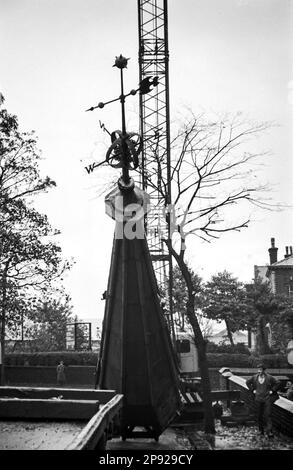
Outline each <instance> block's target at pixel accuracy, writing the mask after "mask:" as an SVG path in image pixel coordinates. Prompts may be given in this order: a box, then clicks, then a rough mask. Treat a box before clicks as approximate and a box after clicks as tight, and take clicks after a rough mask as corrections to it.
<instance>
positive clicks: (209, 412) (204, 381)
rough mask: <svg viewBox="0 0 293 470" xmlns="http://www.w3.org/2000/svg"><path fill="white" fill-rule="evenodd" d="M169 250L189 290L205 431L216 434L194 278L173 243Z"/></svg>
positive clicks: (190, 317)
mask: <svg viewBox="0 0 293 470" xmlns="http://www.w3.org/2000/svg"><path fill="white" fill-rule="evenodd" d="M166 243H167V246H168V249H169V251H170V253H171V254H172V256H174V258H175V260H176V262H177V264H178V266H179V268H180V270H181V273H182V276H183V278H184V280H185V282H186V286H187V290H188V302H187V311H186V315H187V317H188V320H189V322H190V325H191V327H192V330H193V335H194V341H195V344H196V347H197V350H198V359H199V366H200V373H201V385H202V393H203V407H204V431H205V433H209V434H214V433H215V432H216V431H215V420H214V412H213V407H212V404H213V403H212V397H211V385H210V377H209V368H208V361H207V356H206V340H205V339H204V337H203V335H202V332H201V329H200V326H199V323H198V320H197V317H196V314H195V301H194V293H193V285H192V278H191V274H190V272H189V269H188V266H187V265H186V263H185V261H184V259H183V255H182V254H181V256H180V255H178V253H176V251H175V250H174V248H173V247H172V246H171V243H170V242H168V241H166Z"/></svg>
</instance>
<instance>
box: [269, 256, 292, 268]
mask: <svg viewBox="0 0 293 470" xmlns="http://www.w3.org/2000/svg"><path fill="white" fill-rule="evenodd" d="M278 266H284V267H285V266H286V267H291V266H292V267H293V255H291V256H289V257H288V258H284V259H281V260H280V261H277V262H276V263H273V264H271V266H270V267H273V268H274V267H278Z"/></svg>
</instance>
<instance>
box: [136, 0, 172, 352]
mask: <svg viewBox="0 0 293 470" xmlns="http://www.w3.org/2000/svg"><path fill="white" fill-rule="evenodd" d="M167 3H168V2H167V0H138V25H139V74H140V82H141V81H142V80H143V79H146V78H151V77H154V76H155V77H158V81H159V84H158V86H157V87H154V88H153V89H152V90H151V91H150V93H147V94H144V95H143V94H140V133H141V135H142V137H143V149H142V185H143V189H144V190H147V191H148V194H149V196H150V203H151V210H150V211H149V213H148V214H147V216H146V220H145V227H146V234H147V240H148V245H149V250H150V254H151V259H152V262H153V266H154V271H155V273H156V278H157V281H158V285H159V287H160V289H161V290H162V291H163V292H164V293H166V296H165V298H164V301H165V304H166V309H165V312H166V317H167V322H168V326H169V330H170V333H171V337H172V339H173V342H174V344H175V331H174V323H173V312H172V257H171V256H170V254H169V251H168V249H167V246H166V245H165V243H164V242H163V239H166V238H168V239H171V236H170V235H171V234H170V213H168V210H167V217H166V215H165V214H166V209H168V208H170V205H171V164H170V109H169V50H168V4H167Z"/></svg>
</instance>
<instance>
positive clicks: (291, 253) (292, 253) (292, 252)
mask: <svg viewBox="0 0 293 470" xmlns="http://www.w3.org/2000/svg"><path fill="white" fill-rule="evenodd" d="M292 255H293V251H292V246H290V256H292Z"/></svg>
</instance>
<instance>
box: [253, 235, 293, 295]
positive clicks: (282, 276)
mask: <svg viewBox="0 0 293 470" xmlns="http://www.w3.org/2000/svg"><path fill="white" fill-rule="evenodd" d="M268 251H269V264H267V265H265V266H254V277H255V278H256V277H260V278H261V279H262V280H263V281H268V282H269V283H270V286H271V289H272V292H273V293H274V294H286V295H290V296H291V295H293V251H292V246H290V247H289V246H286V253H285V254H284V258H283V259H281V260H280V261H278V248H276V247H275V239H274V238H271V247H270V248H269V249H268Z"/></svg>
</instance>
